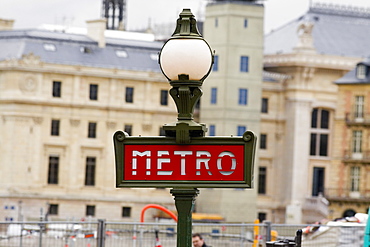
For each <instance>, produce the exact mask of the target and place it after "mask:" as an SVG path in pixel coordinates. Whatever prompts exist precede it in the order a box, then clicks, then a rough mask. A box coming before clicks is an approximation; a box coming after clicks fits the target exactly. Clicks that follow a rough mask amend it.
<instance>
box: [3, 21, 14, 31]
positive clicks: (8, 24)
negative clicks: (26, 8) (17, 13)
mask: <svg viewBox="0 0 370 247" xmlns="http://www.w3.org/2000/svg"><path fill="white" fill-rule="evenodd" d="M13 24H14V20H5V19H0V31H5V30H12V29H13Z"/></svg>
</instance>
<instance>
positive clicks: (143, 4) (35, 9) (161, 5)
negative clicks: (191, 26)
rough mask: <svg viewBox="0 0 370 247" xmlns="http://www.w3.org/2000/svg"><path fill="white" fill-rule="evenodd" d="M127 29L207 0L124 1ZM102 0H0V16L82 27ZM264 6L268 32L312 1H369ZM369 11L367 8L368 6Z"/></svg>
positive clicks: (164, 19)
mask: <svg viewBox="0 0 370 247" xmlns="http://www.w3.org/2000/svg"><path fill="white" fill-rule="evenodd" d="M126 1H127V7H126V8H127V9H126V11H127V23H126V27H127V30H129V31H133V30H138V29H145V28H147V27H148V25H149V24H150V25H155V24H162V23H171V22H173V23H174V24H175V21H176V19H177V18H178V15H179V13H180V12H181V10H182V9H183V8H190V9H191V10H192V13H193V14H194V15H195V18H196V19H197V20H202V19H203V18H204V8H205V5H206V3H207V0H126ZM101 2H102V0H0V19H13V20H15V23H14V28H16V29H21V28H36V27H38V26H40V25H42V24H56V25H67V26H76V27H86V24H85V21H86V20H93V19H99V18H100V17H101V5H102V4H101ZM261 2H263V3H264V6H265V26H264V32H265V33H268V32H270V31H271V30H273V29H276V28H278V27H280V26H282V25H284V24H286V23H288V22H290V21H292V20H294V19H296V18H298V17H300V16H301V15H302V14H304V13H305V12H306V11H307V10H308V7H309V4H310V2H313V3H317V2H320V3H331V4H341V5H346V6H348V5H350V6H355V7H364V8H370V0H261ZM369 11H370V9H369Z"/></svg>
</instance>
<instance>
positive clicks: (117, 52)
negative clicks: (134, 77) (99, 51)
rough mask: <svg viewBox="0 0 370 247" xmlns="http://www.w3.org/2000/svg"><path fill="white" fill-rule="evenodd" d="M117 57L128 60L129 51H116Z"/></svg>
mask: <svg viewBox="0 0 370 247" xmlns="http://www.w3.org/2000/svg"><path fill="white" fill-rule="evenodd" d="M116 55H117V57H122V58H126V57H128V54H127V51H124V50H116Z"/></svg>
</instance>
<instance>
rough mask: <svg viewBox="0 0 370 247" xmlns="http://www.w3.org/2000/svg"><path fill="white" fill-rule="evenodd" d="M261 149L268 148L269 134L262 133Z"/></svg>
mask: <svg viewBox="0 0 370 247" xmlns="http://www.w3.org/2000/svg"><path fill="white" fill-rule="evenodd" d="M260 149H267V135H266V134H261V135H260Z"/></svg>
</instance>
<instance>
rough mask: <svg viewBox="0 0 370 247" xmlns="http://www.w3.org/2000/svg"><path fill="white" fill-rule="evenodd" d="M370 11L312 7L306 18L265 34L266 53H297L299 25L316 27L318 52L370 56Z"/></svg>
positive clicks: (313, 30)
mask: <svg viewBox="0 0 370 247" xmlns="http://www.w3.org/2000/svg"><path fill="white" fill-rule="evenodd" d="M369 17H370V9H364V8H355V7H349V6H340V5H331V4H319V3H316V4H314V5H312V6H311V7H310V8H309V10H308V12H307V13H305V14H304V15H303V16H301V17H299V18H297V19H295V20H292V21H291V22H289V23H287V24H286V25H284V26H282V27H280V28H278V29H276V30H274V31H272V32H270V33H269V34H267V35H265V51H264V53H265V54H286V53H293V52H294V48H295V47H296V46H297V44H298V43H299V32H301V31H302V30H300V29H299V26H300V25H302V23H310V24H311V25H312V33H311V35H312V39H313V46H314V49H315V50H316V52H317V53H319V54H328V55H339V56H347V57H360V58H361V57H363V58H364V57H367V56H369V55H370V49H369V44H370V35H369V33H370V18H369Z"/></svg>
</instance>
